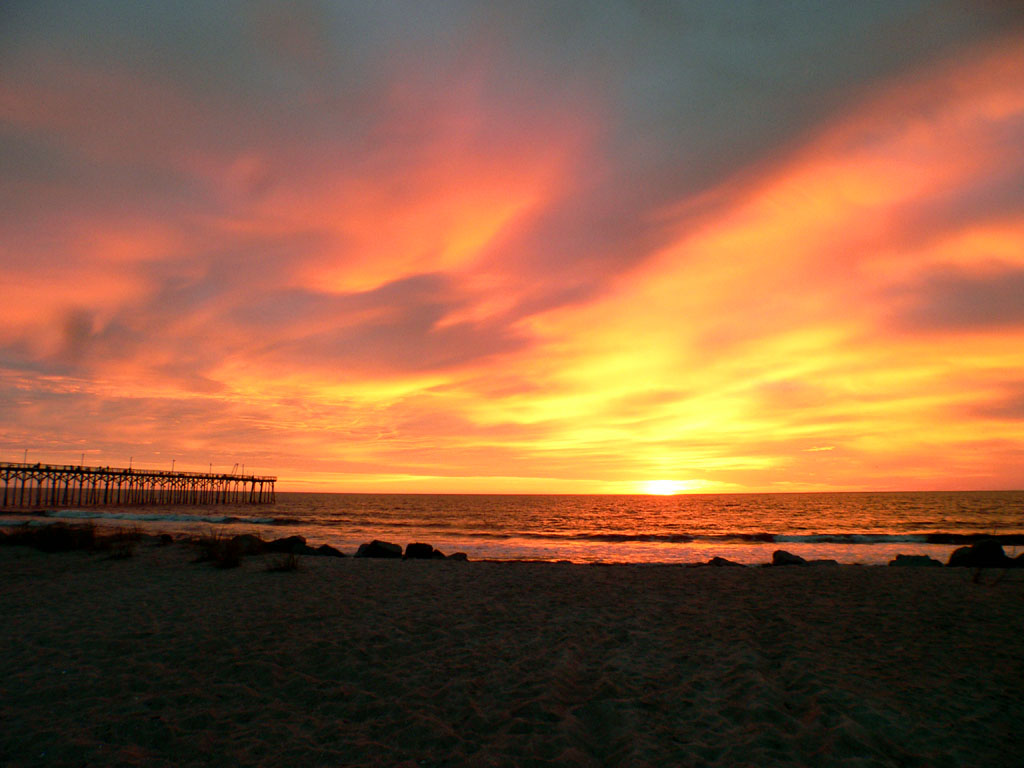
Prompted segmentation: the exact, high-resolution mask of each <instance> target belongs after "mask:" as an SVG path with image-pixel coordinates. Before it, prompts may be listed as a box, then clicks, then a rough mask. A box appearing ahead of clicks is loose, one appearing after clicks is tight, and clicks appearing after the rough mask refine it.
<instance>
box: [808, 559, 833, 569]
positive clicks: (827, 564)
mask: <svg viewBox="0 0 1024 768" xmlns="http://www.w3.org/2000/svg"><path fill="white" fill-rule="evenodd" d="M807 565H813V566H815V567H817V568H820V567H822V566H824V567H826V568H830V567H832V566H835V565H839V561H838V560H808V561H807Z"/></svg>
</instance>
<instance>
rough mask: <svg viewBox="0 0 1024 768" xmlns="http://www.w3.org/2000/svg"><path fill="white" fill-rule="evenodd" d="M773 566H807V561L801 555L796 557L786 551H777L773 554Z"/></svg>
mask: <svg viewBox="0 0 1024 768" xmlns="http://www.w3.org/2000/svg"><path fill="white" fill-rule="evenodd" d="M772 565H807V561H806V560H804V559H803V558H802V557H800V555H794V554H793V553H792V552H787V551H786V550H784V549H777V550H775V551H774V552H773V553H772Z"/></svg>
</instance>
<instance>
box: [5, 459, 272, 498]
mask: <svg viewBox="0 0 1024 768" xmlns="http://www.w3.org/2000/svg"><path fill="white" fill-rule="evenodd" d="M0 481H2V483H3V496H2V499H0V509H33V508H39V509H41V508H46V507H97V506H129V505H131V506H135V505H146V504H148V505H158V504H161V505H175V504H181V505H207V504H273V503H274V502H275V501H276V497H275V494H274V483H275V482H276V481H277V478H276V477H270V476H262V475H238V474H232V473H216V472H210V473H207V472H173V471H172V472H167V471H162V470H156V469H132V468H121V467H87V466H72V465H61V464H21V463H14V462H0Z"/></svg>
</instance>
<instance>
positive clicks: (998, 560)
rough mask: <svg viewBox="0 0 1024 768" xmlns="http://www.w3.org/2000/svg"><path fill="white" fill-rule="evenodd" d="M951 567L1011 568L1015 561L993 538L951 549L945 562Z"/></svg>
mask: <svg viewBox="0 0 1024 768" xmlns="http://www.w3.org/2000/svg"><path fill="white" fill-rule="evenodd" d="M946 565H948V566H949V567H951V568H1012V567H1014V565H1016V562H1015V561H1014V560H1013V559H1011V558H1009V557H1007V556H1006V553H1005V552H1003V545H1002V544H1000V543H999V542H998V541H996V540H995V539H984V540H982V541H979V542H978V543H976V544H972V545H971V546H969V547H960V548H959V549H956V550H954V551H953V554H951V555H950V556H949V562H948V563H946Z"/></svg>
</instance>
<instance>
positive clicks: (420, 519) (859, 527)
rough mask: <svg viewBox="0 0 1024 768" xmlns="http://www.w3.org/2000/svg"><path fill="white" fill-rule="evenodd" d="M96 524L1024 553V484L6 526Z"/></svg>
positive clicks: (158, 513)
mask: <svg viewBox="0 0 1024 768" xmlns="http://www.w3.org/2000/svg"><path fill="white" fill-rule="evenodd" d="M87 520H88V521H92V522H95V523H96V524H97V525H101V526H119V527H138V528H139V529H140V530H142V531H143V532H147V533H154V532H167V533H172V534H191V535H195V534H199V533H206V532H209V531H216V532H219V533H223V534H227V535H234V534H235V533H255V534H257V535H259V536H261V537H263V538H265V539H269V538H279V537H282V536H290V535H293V534H298V535H301V536H304V537H306V539H307V541H308V543H310V544H311V545H313V546H317V545H320V544H330V545H332V546H334V547H337V548H339V549H341V550H342V551H343V552H345V553H347V554H352V553H354V552H355V550H356V548H357V547H358V546H359V544H361V543H363V542H366V541H370V540H371V539H382V540H385V541H391V542H394V543H396V544H400V545H402V546H404V545H405V544H408V543H410V542H426V543H429V544H432V545H434V547H435V548H437V549H440V550H441V551H442V552H445V553H447V554H451V553H454V552H465V553H466V554H467V555H469V557H470V559H474V560H480V559H491V560H548V561H559V560H568V561H572V562H578V563H696V562H702V561H706V560H708V559H709V558H711V557H715V556H718V557H724V558H727V559H730V560H734V561H737V562H741V563H746V564H756V563H765V562H769V561H770V560H771V557H772V553H773V552H774V551H775V550H776V549H785V550H787V551H789V552H792V553H794V554H797V555H800V556H802V557H805V558H807V559H835V560H838V561H839V562H841V563H863V564H882V563H887V562H888V561H889V560H890V559H892V558H893V557H894V556H895V555H896V554H925V555H930V556H932V557H934V558H936V559H939V560H942V561H943V562H945V561H946V560H947V559H948V557H949V554H950V552H952V551H953V549H955V548H956V547H957V546H962V545H963V544H965V543H968V542H970V541H974V540H977V539H978V538H984V537H990V536H991V537H997V538H999V539H1000V540H1001V541H1002V543H1003V544H1004V547H1005V549H1006V551H1007V553H1008V554H1011V555H1015V554H1016V553H1017V551H1018V549H1020V550H1022V551H1024V491H964V492H916V493H915V492H912V493H781V494H780V493H772V494H694V495H690V494H686V495H676V496H639V495H638V496H567V495H550V496H546V495H521V496H518V495H438V494H330V493H279V494H278V502H277V503H276V504H274V505H266V506H221V507H212V506H206V507H183V506H176V507H122V508H111V507H104V508H89V509H60V510H46V511H42V512H35V513H22V512H18V513H15V512H11V511H0V526H11V525H41V524H47V523H53V522H58V521H64V522H72V521H78V522H82V521H87Z"/></svg>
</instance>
